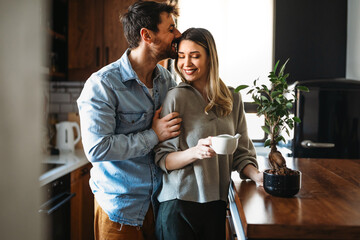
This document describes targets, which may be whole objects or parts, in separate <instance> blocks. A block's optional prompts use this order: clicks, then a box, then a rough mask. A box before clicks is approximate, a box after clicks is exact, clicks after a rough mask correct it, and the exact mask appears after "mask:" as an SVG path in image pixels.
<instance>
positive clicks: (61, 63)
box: [43, 0, 68, 81]
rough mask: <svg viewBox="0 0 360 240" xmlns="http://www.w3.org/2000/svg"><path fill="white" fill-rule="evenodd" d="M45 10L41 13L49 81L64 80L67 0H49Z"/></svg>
mask: <svg viewBox="0 0 360 240" xmlns="http://www.w3.org/2000/svg"><path fill="white" fill-rule="evenodd" d="M46 7H47V8H45V9H44V10H46V11H47V12H46V13H44V14H43V16H44V18H43V19H44V20H45V23H44V25H45V29H46V33H47V37H48V48H47V51H46V52H47V61H46V64H45V67H46V68H47V69H48V71H47V72H48V74H49V80H50V81H64V80H66V78H67V58H68V57H67V48H68V45H67V27H68V22H67V20H68V19H67V13H68V5H67V0H49V1H48V2H47V5H46Z"/></svg>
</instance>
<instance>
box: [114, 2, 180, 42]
mask: <svg viewBox="0 0 360 240" xmlns="http://www.w3.org/2000/svg"><path fill="white" fill-rule="evenodd" d="M162 12H167V13H169V14H173V15H174V16H178V9H177V6H176V5H175V4H172V3H158V2H153V1H138V2H136V3H134V4H133V5H131V6H130V7H129V8H128V11H127V12H126V13H125V14H123V15H122V16H121V17H120V19H121V22H122V25H123V28H124V34H125V37H126V40H127V42H128V44H129V47H130V48H136V47H138V46H139V42H140V37H141V36H140V30H141V28H147V29H149V30H151V31H154V32H158V31H159V29H158V27H157V25H158V24H160V23H161V19H160V13H162Z"/></svg>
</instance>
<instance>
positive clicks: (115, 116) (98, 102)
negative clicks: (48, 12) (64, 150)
mask: <svg viewBox="0 0 360 240" xmlns="http://www.w3.org/2000/svg"><path fill="white" fill-rule="evenodd" d="M129 52H130V50H127V51H126V52H125V53H124V55H123V56H122V57H121V58H120V59H119V60H118V61H116V62H114V63H112V64H110V65H108V66H105V67H104V68H102V69H101V70H99V71H98V72H96V73H94V74H92V75H91V76H90V78H89V79H88V80H87V81H86V83H85V85H84V89H83V90H82V92H81V95H80V97H79V99H78V100H77V103H78V107H79V114H80V121H81V122H80V123H81V133H82V141H83V146H84V151H85V154H86V156H87V158H88V160H89V161H90V162H91V163H92V165H93V167H92V169H91V178H90V187H91V189H92V191H93V193H94V194H95V198H96V200H97V202H98V203H99V205H100V206H101V208H102V209H103V210H104V211H105V212H106V213H107V214H108V215H109V218H110V220H112V221H115V222H119V223H122V224H127V225H133V226H141V225H142V223H143V220H144V217H145V214H146V212H147V210H148V208H149V204H150V202H151V201H155V199H156V196H154V194H155V193H156V191H157V190H158V188H159V186H160V183H161V178H162V175H161V174H162V172H161V170H160V169H159V168H158V167H157V166H156V165H155V164H154V153H153V148H154V146H155V145H156V144H157V143H158V142H159V140H158V137H157V135H156V134H155V132H154V131H153V130H152V129H151V124H152V118H153V116H154V112H155V111H156V109H158V108H159V107H160V106H161V104H162V102H163V100H164V98H165V96H166V93H167V91H168V90H169V89H170V88H172V87H174V86H175V85H176V83H175V81H174V80H173V78H172V76H171V74H170V73H169V72H168V71H167V70H166V69H165V68H163V67H162V66H160V65H157V67H156V68H155V71H154V81H153V95H154V96H153V98H152V97H151V95H150V93H149V91H148V89H147V88H146V86H145V85H144V84H143V83H142V82H141V81H140V80H139V78H138V76H137V75H136V73H135V72H134V70H133V69H132V67H131V63H130V61H129V59H128V54H129ZM153 203H154V202H153Z"/></svg>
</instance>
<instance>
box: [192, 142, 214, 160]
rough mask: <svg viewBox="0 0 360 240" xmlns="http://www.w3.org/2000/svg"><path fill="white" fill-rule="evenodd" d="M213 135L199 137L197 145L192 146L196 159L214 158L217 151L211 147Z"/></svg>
mask: <svg viewBox="0 0 360 240" xmlns="http://www.w3.org/2000/svg"><path fill="white" fill-rule="evenodd" d="M210 145H211V137H207V138H202V139H199V141H198V143H197V145H196V146H195V147H192V151H193V154H194V158H195V159H204V158H212V157H213V156H215V155H216V153H215V151H214V150H213V149H212V148H211V147H210Z"/></svg>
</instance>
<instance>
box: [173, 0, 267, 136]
mask: <svg viewBox="0 0 360 240" xmlns="http://www.w3.org/2000/svg"><path fill="white" fill-rule="evenodd" d="M178 2H179V8H180V16H179V18H178V28H179V30H180V31H181V32H183V31H185V30H186V29H188V28H189V27H202V28H206V29H208V30H209V31H210V32H211V33H212V34H213V36H214V38H215V42H216V47H217V51H218V55H219V64H220V77H221V79H222V80H223V81H224V82H225V84H227V85H228V86H232V87H237V86H238V85H241V84H247V85H252V83H253V81H254V80H255V79H258V78H259V81H260V82H261V81H264V80H266V79H267V76H268V74H269V72H270V71H271V69H272V66H273V5H274V1H273V0H222V1H218V0H196V1H194V0H179V1H178ZM246 93H247V91H246V90H243V91H242V92H241V94H242V97H243V100H244V102H245V111H246V112H247V114H246V118H247V123H248V129H249V136H250V137H251V139H253V140H254V141H264V138H265V135H264V132H263V130H262V129H261V126H263V125H264V118H263V117H262V118H261V117H260V118H259V117H257V116H256V114H255V113H256V108H255V111H254V108H253V107H251V104H247V103H249V102H251V101H252V99H251V96H250V95H246Z"/></svg>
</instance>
